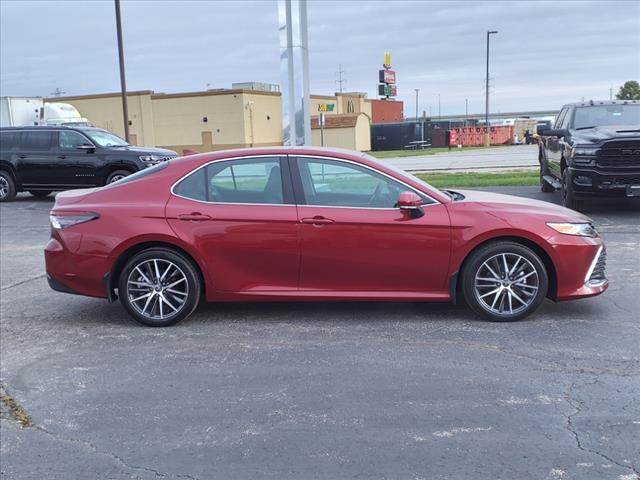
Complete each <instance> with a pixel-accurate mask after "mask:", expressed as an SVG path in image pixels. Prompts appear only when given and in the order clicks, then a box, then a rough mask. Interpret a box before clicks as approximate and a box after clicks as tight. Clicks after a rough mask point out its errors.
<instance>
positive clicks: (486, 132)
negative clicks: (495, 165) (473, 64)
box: [484, 30, 498, 147]
mask: <svg viewBox="0 0 640 480" xmlns="http://www.w3.org/2000/svg"><path fill="white" fill-rule="evenodd" d="M495 33H498V31H497V30H487V78H486V81H487V82H486V86H485V110H484V146H485V147H488V146H489V145H490V138H489V36H490V35H493V34H495Z"/></svg>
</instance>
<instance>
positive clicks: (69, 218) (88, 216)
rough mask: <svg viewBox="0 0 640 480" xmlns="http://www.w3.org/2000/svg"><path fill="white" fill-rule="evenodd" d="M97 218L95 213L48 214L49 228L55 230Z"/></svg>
mask: <svg viewBox="0 0 640 480" xmlns="http://www.w3.org/2000/svg"><path fill="white" fill-rule="evenodd" d="M97 218H100V215H98V214H97V213H95V212H58V213H53V212H52V213H50V214H49V221H50V222H51V226H52V227H53V228H55V229H56V230H62V229H64V228H69V227H73V226H74V225H78V224H80V223H85V222H90V221H91V220H96V219H97Z"/></svg>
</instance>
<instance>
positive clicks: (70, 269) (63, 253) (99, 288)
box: [44, 237, 111, 298]
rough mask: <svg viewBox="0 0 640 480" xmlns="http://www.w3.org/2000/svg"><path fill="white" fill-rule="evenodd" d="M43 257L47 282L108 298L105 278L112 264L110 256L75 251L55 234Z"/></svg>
mask: <svg viewBox="0 0 640 480" xmlns="http://www.w3.org/2000/svg"><path fill="white" fill-rule="evenodd" d="M44 259H45V265H46V271H47V281H48V282H49V286H50V287H51V288H52V289H53V290H55V291H57V292H63V293H72V294H76V295H86V296H90V297H97V298H107V292H106V289H105V286H104V280H103V279H104V275H105V273H107V272H109V270H110V267H111V262H110V260H109V259H108V258H106V257H100V256H94V255H82V254H78V253H73V252H71V251H69V250H68V249H67V248H66V247H65V246H64V244H63V243H62V242H61V241H59V240H58V239H56V238H53V237H52V238H51V239H49V242H48V243H47V245H46V247H45V249H44Z"/></svg>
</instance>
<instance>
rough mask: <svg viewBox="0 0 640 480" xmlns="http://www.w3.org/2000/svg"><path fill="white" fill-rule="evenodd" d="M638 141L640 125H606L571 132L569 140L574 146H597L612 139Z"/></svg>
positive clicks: (639, 138)
mask: <svg viewBox="0 0 640 480" xmlns="http://www.w3.org/2000/svg"><path fill="white" fill-rule="evenodd" d="M627 138H629V139H638V140H640V125H635V126H634V125H607V126H606V127H596V128H588V129H586V130H571V139H572V140H573V142H574V143H575V144H586V145H588V144H597V143H600V142H602V141H605V140H613V139H616V140H617V139H627Z"/></svg>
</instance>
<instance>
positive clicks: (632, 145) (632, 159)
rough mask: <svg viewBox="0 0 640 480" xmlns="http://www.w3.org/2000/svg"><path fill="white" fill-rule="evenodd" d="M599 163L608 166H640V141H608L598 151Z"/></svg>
mask: <svg viewBox="0 0 640 480" xmlns="http://www.w3.org/2000/svg"><path fill="white" fill-rule="evenodd" d="M597 163H598V166H600V167H607V168H629V167H640V141H638V140H627V141H620V140H618V141H613V142H606V143H605V144H604V145H603V146H602V148H601V149H600V152H599V153H598V159H597Z"/></svg>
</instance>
